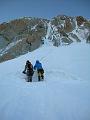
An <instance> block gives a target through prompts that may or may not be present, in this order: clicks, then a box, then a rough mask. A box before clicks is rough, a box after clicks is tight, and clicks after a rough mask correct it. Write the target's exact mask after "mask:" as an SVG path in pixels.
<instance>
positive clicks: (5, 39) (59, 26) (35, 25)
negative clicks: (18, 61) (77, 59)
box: [0, 15, 90, 62]
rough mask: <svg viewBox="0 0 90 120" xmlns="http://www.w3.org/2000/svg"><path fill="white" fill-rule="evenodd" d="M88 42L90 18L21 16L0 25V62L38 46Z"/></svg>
mask: <svg viewBox="0 0 90 120" xmlns="http://www.w3.org/2000/svg"><path fill="white" fill-rule="evenodd" d="M46 41H48V42H50V43H51V44H52V45H54V46H57V47H58V46H59V45H69V44H71V43H73V42H82V41H83V42H88V43H89V42H90V21H89V20H87V19H85V18H84V17H82V16H77V17H70V16H66V15H58V16H56V17H54V18H52V19H51V20H47V19H42V18H35V17H33V18H32V17H23V18H20V19H15V20H11V21H10V22H8V23H2V24H0V62H3V61H6V60H9V59H13V58H16V57H18V56H20V55H23V54H26V53H27V52H31V51H33V50H35V49H37V48H39V47H40V46H41V45H42V44H44V43H45V42H46Z"/></svg>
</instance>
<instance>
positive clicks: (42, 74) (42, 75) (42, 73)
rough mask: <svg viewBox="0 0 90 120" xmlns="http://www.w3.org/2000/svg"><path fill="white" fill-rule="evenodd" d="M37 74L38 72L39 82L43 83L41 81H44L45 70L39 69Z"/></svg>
mask: <svg viewBox="0 0 90 120" xmlns="http://www.w3.org/2000/svg"><path fill="white" fill-rule="evenodd" d="M37 72H38V81H41V79H44V70H43V69H39V70H37Z"/></svg>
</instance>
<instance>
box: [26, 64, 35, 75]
mask: <svg viewBox="0 0 90 120" xmlns="http://www.w3.org/2000/svg"><path fill="white" fill-rule="evenodd" d="M33 74H34V71H33V65H32V64H31V63H28V65H27V75H31V76H32V75H33Z"/></svg>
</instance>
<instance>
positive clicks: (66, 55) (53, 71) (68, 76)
mask: <svg viewBox="0 0 90 120" xmlns="http://www.w3.org/2000/svg"><path fill="white" fill-rule="evenodd" d="M28 59H29V60H30V61H31V62H32V63H33V65H34V64H35V61H36V60H37V59H38V60H40V61H41V62H42V64H43V67H44V70H45V80H44V81H42V82H35V81H37V78H36V75H35V74H34V76H33V82H32V83H28V82H26V81H25V79H26V76H25V75H24V74H22V71H23V69H24V65H25V62H26V60H28ZM0 120H90V45H88V44H84V43H79V44H72V45H70V46H62V47H53V46H46V45H44V46H42V47H41V48H39V49H37V50H35V51H33V52H31V53H28V54H26V55H23V56H21V57H19V58H16V59H13V60H9V61H7V62H4V63H0Z"/></svg>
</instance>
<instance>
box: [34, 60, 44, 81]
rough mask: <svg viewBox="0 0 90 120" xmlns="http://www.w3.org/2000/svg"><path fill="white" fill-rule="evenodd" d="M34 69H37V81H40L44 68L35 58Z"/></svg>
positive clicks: (42, 77)
mask: <svg viewBox="0 0 90 120" xmlns="http://www.w3.org/2000/svg"><path fill="white" fill-rule="evenodd" d="M34 70H37V73H38V81H41V79H42V80H43V79H44V69H43V67H42V64H41V63H40V62H39V60H36V63H35V65H34Z"/></svg>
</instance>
